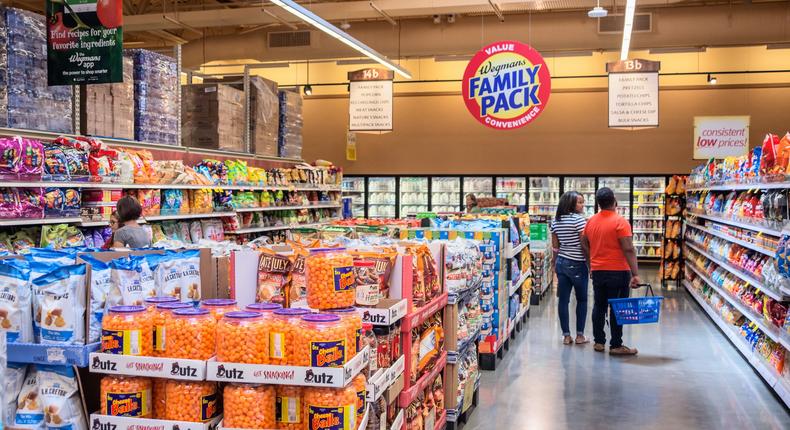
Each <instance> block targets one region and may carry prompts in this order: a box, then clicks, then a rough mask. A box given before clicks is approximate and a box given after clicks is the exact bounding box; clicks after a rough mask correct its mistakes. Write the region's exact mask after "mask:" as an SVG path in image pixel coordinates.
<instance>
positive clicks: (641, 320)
mask: <svg viewBox="0 0 790 430" xmlns="http://www.w3.org/2000/svg"><path fill="white" fill-rule="evenodd" d="M639 286H640V287H647V291H649V292H650V296H645V297H630V298H627V299H609V304H611V305H612V309H613V310H614V316H615V318H616V319H617V324H620V325H626V324H650V323H657V322H658V315H659V314H660V313H661V302H662V301H663V300H664V298H663V297H662V296H656V295H654V294H653V287H652V286H651V285H650V284H640V285H639Z"/></svg>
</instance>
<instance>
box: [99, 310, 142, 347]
mask: <svg viewBox="0 0 790 430" xmlns="http://www.w3.org/2000/svg"><path fill="white" fill-rule="evenodd" d="M101 328H102V341H101V351H102V352H105V353H108V354H121V355H148V356H151V355H153V354H154V340H153V337H154V325H153V316H152V315H151V313H150V312H147V311H146V309H145V306H113V307H111V308H110V309H109V312H108V314H107V316H105V317H104V319H103V320H102V325H101Z"/></svg>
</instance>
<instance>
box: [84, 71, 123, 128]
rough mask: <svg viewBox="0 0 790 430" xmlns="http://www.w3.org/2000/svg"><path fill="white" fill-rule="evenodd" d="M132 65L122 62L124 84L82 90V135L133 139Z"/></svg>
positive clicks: (94, 86) (103, 85)
mask: <svg viewBox="0 0 790 430" xmlns="http://www.w3.org/2000/svg"><path fill="white" fill-rule="evenodd" d="M133 64H134V63H133V61H132V59H131V58H129V57H124V58H123V82H120V83H116V84H97V85H82V86H81V89H80V102H81V104H82V106H83V109H82V112H81V113H80V114H81V117H80V125H81V126H82V134H85V135H89V136H104V137H117V138H121V139H134V76H133V75H134V72H133V70H134V65H133Z"/></svg>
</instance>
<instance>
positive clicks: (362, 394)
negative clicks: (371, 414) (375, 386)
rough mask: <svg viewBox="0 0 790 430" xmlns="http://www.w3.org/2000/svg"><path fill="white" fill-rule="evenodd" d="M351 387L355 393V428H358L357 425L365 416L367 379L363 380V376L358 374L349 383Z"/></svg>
mask: <svg viewBox="0 0 790 430" xmlns="http://www.w3.org/2000/svg"><path fill="white" fill-rule="evenodd" d="M351 386H352V387H354V391H356V393H357V424H356V427H359V424H360V423H361V422H362V417H363V416H365V401H366V399H367V396H368V388H367V378H365V375H363V374H362V373H360V374H359V375H357V376H355V377H354V379H353V380H352V381H351Z"/></svg>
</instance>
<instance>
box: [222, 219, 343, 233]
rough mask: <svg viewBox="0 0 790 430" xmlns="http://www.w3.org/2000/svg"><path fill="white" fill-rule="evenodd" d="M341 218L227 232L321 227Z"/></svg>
mask: <svg viewBox="0 0 790 430" xmlns="http://www.w3.org/2000/svg"><path fill="white" fill-rule="evenodd" d="M338 219H339V218H330V219H327V220H326V221H322V222H316V223H311V224H291V225H276V226H270V227H249V228H240V229H238V230H236V231H226V232H225V234H247V233H260V232H266V231H277V230H290V229H292V228H315V227H320V226H322V225H326V224H327V223H330V222H333V221H337V220H338Z"/></svg>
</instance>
